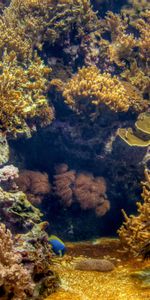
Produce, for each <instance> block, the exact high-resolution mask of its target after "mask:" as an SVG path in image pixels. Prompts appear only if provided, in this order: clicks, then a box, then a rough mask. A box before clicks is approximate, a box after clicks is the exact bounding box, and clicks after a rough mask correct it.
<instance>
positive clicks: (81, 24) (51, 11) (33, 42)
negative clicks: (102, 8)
mask: <svg viewBox="0 0 150 300" xmlns="http://www.w3.org/2000/svg"><path fill="white" fill-rule="evenodd" d="M97 23H98V20H97V17H96V13H94V12H93V10H92V8H91V5H90V1H89V0H69V1H68V0H41V1H38V0H34V1H33V0H32V1H29V0H25V1H22V0H12V1H11V3H10V5H9V7H8V8H6V9H5V10H4V13H3V15H2V16H1V18H0V54H2V51H3V48H4V47H7V49H8V50H9V51H11V50H14V51H16V53H17V55H18V57H19V59H28V58H31V57H32V51H33V49H34V48H35V47H36V48H38V49H40V50H41V49H42V46H43V42H44V41H45V40H48V42H49V43H50V44H53V43H55V42H56V41H57V40H58V39H59V38H60V37H62V36H64V34H68V32H70V30H71V29H72V26H74V27H76V28H77V32H78V34H79V35H82V34H84V33H85V30H86V32H88V31H90V30H93V28H94V27H96V26H97V25H96V24H97Z"/></svg>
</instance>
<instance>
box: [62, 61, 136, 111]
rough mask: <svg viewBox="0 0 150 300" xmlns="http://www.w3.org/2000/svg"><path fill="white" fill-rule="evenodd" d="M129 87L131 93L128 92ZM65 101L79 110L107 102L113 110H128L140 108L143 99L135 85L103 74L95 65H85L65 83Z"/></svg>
mask: <svg viewBox="0 0 150 300" xmlns="http://www.w3.org/2000/svg"><path fill="white" fill-rule="evenodd" d="M127 88H128V90H129V91H130V93H127ZM63 96H64V98H65V102H66V103H67V104H68V105H69V106H70V107H71V108H72V109H74V110H76V111H77V112H81V111H85V110H88V109H89V105H91V106H96V107H98V108H99V107H100V105H101V104H105V105H106V106H108V107H109V108H110V109H111V110H113V111H115V112H118V111H128V109H129V107H131V108H136V110H138V109H139V110H140V109H141V107H142V99H141V97H140V96H139V95H138V93H137V92H136V91H134V89H133V87H132V86H130V88H129V86H128V85H127V84H126V83H125V82H122V81H120V80H119V79H118V77H117V76H113V77H111V75H110V74H109V73H103V74H101V73H100V72H99V70H98V69H97V68H96V67H95V66H91V67H87V68H86V67H83V68H82V69H80V70H79V71H78V73H77V74H76V75H74V76H73V77H72V79H71V80H69V81H68V82H67V84H66V85H64V91H63Z"/></svg>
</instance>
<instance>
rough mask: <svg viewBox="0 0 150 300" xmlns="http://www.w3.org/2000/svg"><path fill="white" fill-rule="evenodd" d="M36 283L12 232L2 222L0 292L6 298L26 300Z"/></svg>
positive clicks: (0, 229)
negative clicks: (16, 245)
mask: <svg viewBox="0 0 150 300" xmlns="http://www.w3.org/2000/svg"><path fill="white" fill-rule="evenodd" d="M33 289H34V283H33V282H32V278H31V276H30V274H29V272H28V270H27V269H25V268H24V267H23V264H22V263H21V255H20V254H18V253H17V252H16V249H15V247H14V242H13V239H12V235H11V232H10V231H9V230H8V229H6V227H5V225H4V224H0V294H1V296H2V297H4V298H5V299H12V300H25V299H27V297H30V296H32V294H33Z"/></svg>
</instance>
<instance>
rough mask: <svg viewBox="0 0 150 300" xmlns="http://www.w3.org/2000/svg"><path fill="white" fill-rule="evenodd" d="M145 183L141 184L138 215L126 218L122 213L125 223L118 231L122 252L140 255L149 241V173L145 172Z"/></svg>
mask: <svg viewBox="0 0 150 300" xmlns="http://www.w3.org/2000/svg"><path fill="white" fill-rule="evenodd" d="M145 180H146V181H145V182H142V185H143V192H142V198H143V203H141V202H137V207H138V210H137V211H138V215H137V216H133V215H131V216H130V217H128V216H127V215H126V213H125V212H124V211H123V214H124V217H125V222H124V223H123V225H122V226H121V228H120V229H119V230H118V233H119V236H120V239H121V242H122V244H123V246H124V251H126V252H130V253H132V254H135V255H137V254H140V253H141V249H143V247H144V246H145V244H147V243H149V240H150V173H149V171H148V170H145Z"/></svg>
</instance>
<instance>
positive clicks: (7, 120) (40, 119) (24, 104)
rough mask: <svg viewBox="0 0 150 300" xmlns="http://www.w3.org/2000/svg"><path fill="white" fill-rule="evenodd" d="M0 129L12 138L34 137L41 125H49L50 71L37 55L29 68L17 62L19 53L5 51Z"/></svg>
mask: <svg viewBox="0 0 150 300" xmlns="http://www.w3.org/2000/svg"><path fill="white" fill-rule="evenodd" d="M0 71H1V74H0V86H1V87H0V107H1V110H0V128H1V129H2V130H3V131H6V133H7V134H8V135H10V136H17V135H19V134H25V135H26V136H28V137H29V136H31V132H32V131H35V130H36V127H37V126H38V125H41V126H44V125H47V124H49V123H50V122H51V121H52V119H53V109H52V108H51V107H50V106H49V105H48V102H47V98H46V95H45V94H46V91H47V84H48V79H47V76H48V74H49V72H50V69H49V68H47V67H46V66H44V64H43V62H42V61H41V59H40V58H39V57H38V56H37V55H35V57H34V60H33V61H32V62H30V64H29V66H28V67H23V66H22V65H19V64H18V63H17V59H16V54H15V52H14V51H12V52H11V53H10V54H8V53H7V51H5V52H4V55H3V58H2V61H1V63H0Z"/></svg>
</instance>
